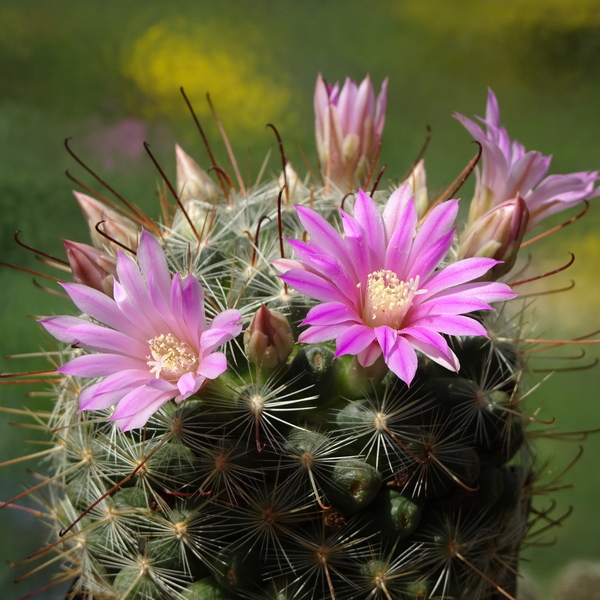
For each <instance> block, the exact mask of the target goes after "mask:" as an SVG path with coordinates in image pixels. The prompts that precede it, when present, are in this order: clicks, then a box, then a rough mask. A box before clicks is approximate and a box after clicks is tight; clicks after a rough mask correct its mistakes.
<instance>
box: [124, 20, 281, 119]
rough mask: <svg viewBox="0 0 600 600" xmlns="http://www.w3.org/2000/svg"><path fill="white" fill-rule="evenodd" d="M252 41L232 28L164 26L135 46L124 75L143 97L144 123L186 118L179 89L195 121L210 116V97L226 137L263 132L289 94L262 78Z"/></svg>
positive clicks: (172, 23) (154, 28)
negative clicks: (195, 115)
mask: <svg viewBox="0 0 600 600" xmlns="http://www.w3.org/2000/svg"><path fill="white" fill-rule="evenodd" d="M252 37H253V38H254V39H255V40H256V37H257V36H256V33H255V32H253V35H248V31H245V30H240V31H235V30H232V28H231V25H228V26H227V27H224V26H219V25H218V24H217V23H212V24H208V25H207V24H196V23H194V24H187V23H184V22H182V21H181V20H179V21H177V20H169V21H163V22H160V23H158V24H156V25H154V26H152V27H150V28H149V29H148V30H146V32H145V33H144V34H143V35H142V36H141V37H139V38H138V39H137V40H135V41H134V43H133V44H132V47H131V49H130V52H129V53H128V54H127V55H126V58H125V62H124V66H123V70H124V74H125V75H126V76H127V77H129V78H130V79H131V80H132V81H133V82H134V83H135V84H136V86H137V88H138V89H139V90H140V91H141V92H142V93H143V94H144V95H145V96H146V99H147V100H146V101H145V103H144V105H143V106H142V110H143V112H144V113H145V115H146V116H147V117H157V116H163V115H171V116H173V115H178V114H183V113H184V112H186V107H185V104H184V101H183V99H182V97H181V94H180V93H179V88H180V87H182V86H183V87H184V88H185V91H186V94H187V96H188V97H189V99H190V100H191V102H192V104H193V106H194V109H195V110H196V112H197V113H198V114H199V116H201V117H202V116H207V115H210V109H209V107H208V104H207V101H206V93H207V92H208V93H210V97H211V100H212V101H213V104H214V105H215V107H216V108H217V110H218V111H219V115H220V116H221V117H222V118H224V120H225V122H226V125H227V129H228V131H229V130H230V129H233V130H234V131H235V130H237V129H247V130H248V129H249V130H253V129H254V130H255V129H264V127H265V124H266V123H268V122H270V121H272V120H273V119H276V118H277V117H278V116H279V115H280V114H281V113H282V112H283V110H284V109H285V108H286V107H287V105H288V103H289V98H290V92H289V90H288V89H287V88H286V87H285V86H284V85H282V84H280V83H277V82H275V81H274V80H273V79H271V78H269V77H267V76H265V75H263V74H262V73H261V72H260V69H259V64H258V63H259V60H258V52H257V50H256V48H255V47H253V44H252V43H251V42H249V41H248V39H249V38H252Z"/></svg>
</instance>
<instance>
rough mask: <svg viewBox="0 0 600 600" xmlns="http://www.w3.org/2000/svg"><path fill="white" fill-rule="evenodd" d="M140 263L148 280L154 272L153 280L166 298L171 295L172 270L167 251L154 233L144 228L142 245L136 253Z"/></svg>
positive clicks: (141, 237)
mask: <svg viewBox="0 0 600 600" xmlns="http://www.w3.org/2000/svg"><path fill="white" fill-rule="evenodd" d="M136 258H137V261H138V264H139V265H140V269H141V271H142V274H143V275H144V277H145V279H146V281H148V278H149V276H150V274H152V278H153V281H154V283H155V285H156V286H157V288H158V289H159V290H160V291H161V293H162V295H163V296H164V297H165V298H168V297H169V290H170V288H171V272H170V271H169V266H168V264H167V259H166V257H165V252H164V250H163V248H162V246H161V245H160V243H159V242H158V240H156V239H155V238H154V237H153V236H152V235H150V234H149V233H148V232H147V231H145V230H144V229H142V233H141V235H140V245H139V246H138V249H137V255H136Z"/></svg>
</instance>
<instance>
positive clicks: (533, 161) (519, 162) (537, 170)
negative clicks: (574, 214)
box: [455, 90, 600, 231]
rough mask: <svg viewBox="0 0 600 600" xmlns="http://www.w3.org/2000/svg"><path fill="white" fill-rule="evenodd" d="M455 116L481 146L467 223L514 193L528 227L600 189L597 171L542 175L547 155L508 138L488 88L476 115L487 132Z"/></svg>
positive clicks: (459, 116)
mask: <svg viewBox="0 0 600 600" xmlns="http://www.w3.org/2000/svg"><path fill="white" fill-rule="evenodd" d="M455 117H456V118H457V119H458V120H459V121H460V122H461V123H462V124H463V125H464V127H465V128H466V129H467V131H468V132H469V133H470V134H471V135H472V136H473V138H475V140H476V141H478V142H479V143H480V144H481V145H482V149H483V153H482V159H481V160H482V167H481V169H480V170H479V169H478V170H477V171H476V173H477V188H476V190H475V197H474V198H473V201H472V202H471V209H470V212H469V224H472V223H474V222H475V221H476V220H477V219H478V218H479V217H481V216H482V215H484V214H485V213H487V212H488V211H489V210H491V209H492V208H495V207H496V206H498V205H500V204H502V203H503V202H506V201H507V200H511V199H513V198H515V197H516V196H517V194H519V195H520V196H521V197H522V198H523V199H524V200H525V203H526V204H527V209H528V211H529V222H528V225H527V231H530V230H531V229H532V228H533V227H534V226H535V225H536V224H537V223H539V222H540V221H541V220H542V219H545V218H546V217H548V216H549V215H552V214H554V213H557V212H560V211H562V210H566V209H568V208H571V207H572V206H574V205H576V204H579V203H580V202H583V201H584V200H588V199H589V198H592V197H594V196H597V195H598V194H600V189H598V188H596V189H594V184H595V182H596V181H597V180H598V179H599V177H598V171H582V172H580V173H570V174H568V175H550V176H548V177H546V173H547V172H548V168H549V167H550V161H551V160H552V156H543V155H542V153H541V152H536V151H530V152H525V148H524V146H523V144H521V143H519V142H517V141H516V140H513V141H511V139H510V138H509V137H508V133H507V131H506V129H505V128H504V127H501V125H500V110H499V108H498V100H497V99H496V96H495V95H494V92H492V90H489V92H488V100H487V109H486V114H485V119H481V118H480V119H479V120H480V121H481V122H482V123H484V124H485V127H486V131H484V130H483V129H482V128H481V127H480V126H479V125H477V123H475V122H473V121H471V120H470V119H467V117H464V116H463V115H460V114H456V115H455Z"/></svg>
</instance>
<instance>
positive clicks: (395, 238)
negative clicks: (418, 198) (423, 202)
mask: <svg viewBox="0 0 600 600" xmlns="http://www.w3.org/2000/svg"><path fill="white" fill-rule="evenodd" d="M409 194H410V195H409ZM390 203H392V206H390ZM383 220H384V223H385V226H386V228H387V231H388V239H389V244H388V247H387V250H386V254H385V264H384V267H385V268H386V269H389V270H390V271H394V273H397V274H398V273H404V272H405V270H406V261H407V259H408V255H409V253H410V249H411V247H412V241H413V238H414V236H415V230H416V227H417V220H418V217H417V210H416V208H415V202H414V196H413V194H412V190H411V187H410V185H409V184H406V185H404V186H402V187H401V188H399V189H397V190H396V191H395V192H394V193H393V194H392V195H391V196H390V199H389V200H388V203H387V205H386V208H385V210H384V212H383Z"/></svg>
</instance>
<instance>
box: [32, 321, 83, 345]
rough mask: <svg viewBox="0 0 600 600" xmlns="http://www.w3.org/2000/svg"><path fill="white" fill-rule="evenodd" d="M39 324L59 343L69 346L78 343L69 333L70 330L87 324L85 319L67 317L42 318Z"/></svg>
mask: <svg viewBox="0 0 600 600" xmlns="http://www.w3.org/2000/svg"><path fill="white" fill-rule="evenodd" d="M39 322H40V323H41V324H42V326H43V327H44V329H45V330H46V331H47V332H48V333H49V334H50V335H51V336H53V337H55V338H56V339H57V340H58V341H59V342H63V343H64V344H70V345H71V346H72V345H73V344H76V343H77V342H78V340H77V338H75V337H74V336H73V334H72V333H71V330H72V329H73V328H74V327H78V326H79V325H84V324H86V323H89V321H86V320H85V319H81V318H79V317H70V316H68V315H62V316H56V317H44V318H43V319H40V320H39Z"/></svg>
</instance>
